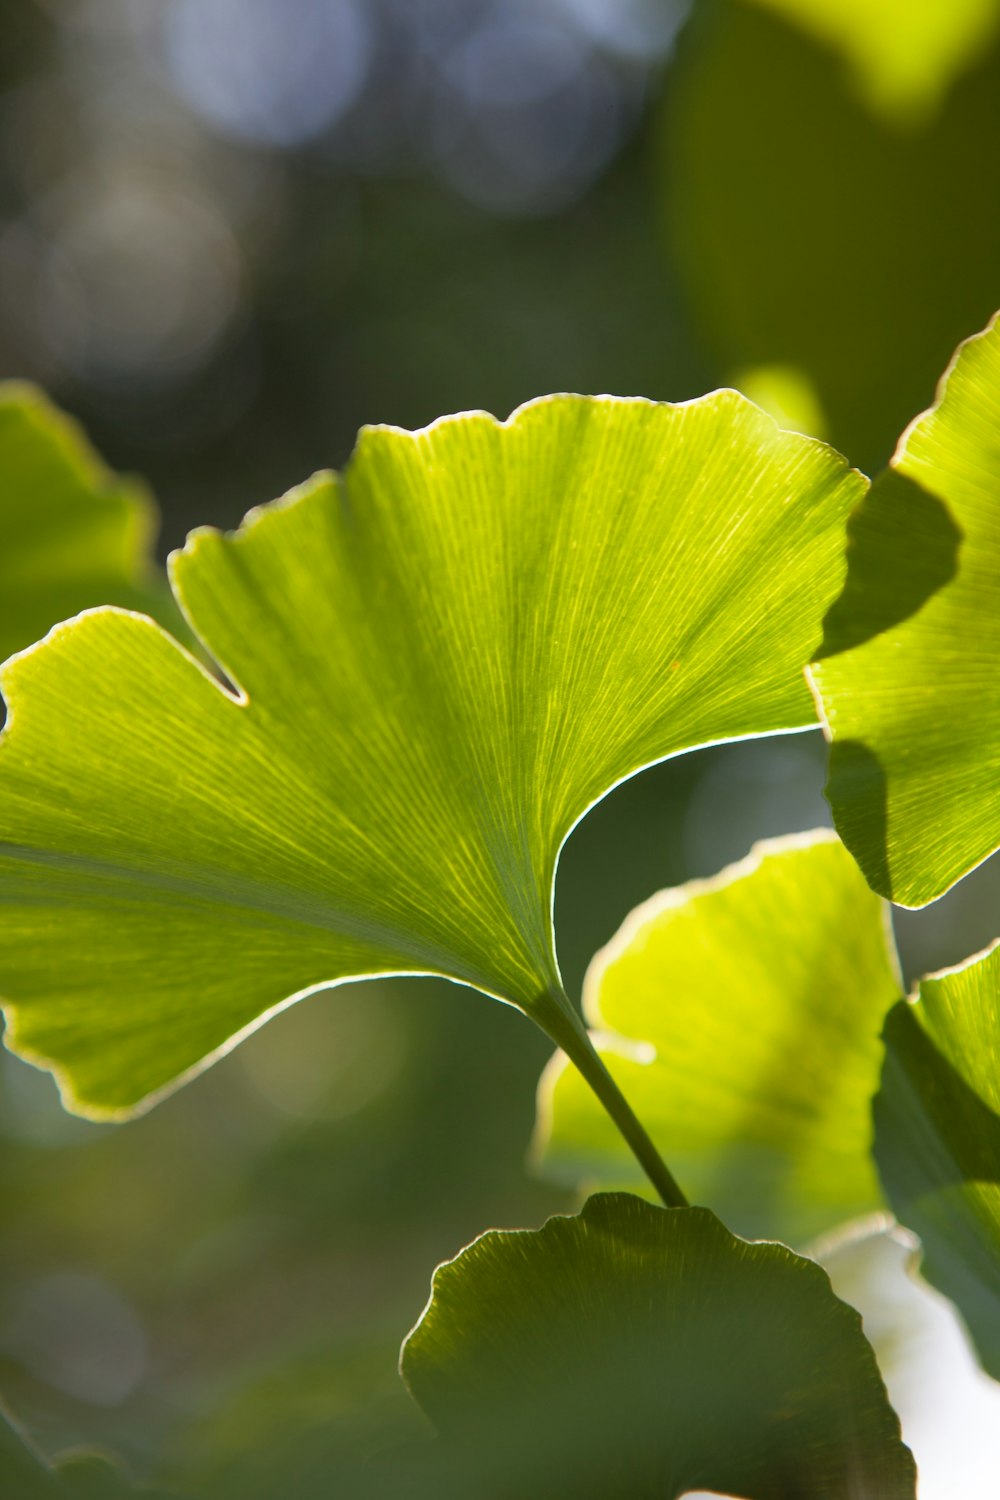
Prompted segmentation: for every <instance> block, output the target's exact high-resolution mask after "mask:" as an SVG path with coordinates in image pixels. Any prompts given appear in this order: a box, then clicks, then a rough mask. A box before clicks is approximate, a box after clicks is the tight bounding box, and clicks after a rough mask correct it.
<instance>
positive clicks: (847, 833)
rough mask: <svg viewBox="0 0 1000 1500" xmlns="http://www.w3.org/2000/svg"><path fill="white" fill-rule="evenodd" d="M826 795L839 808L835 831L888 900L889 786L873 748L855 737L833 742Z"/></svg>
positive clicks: (890, 873) (831, 803)
mask: <svg viewBox="0 0 1000 1500" xmlns="http://www.w3.org/2000/svg"><path fill="white" fill-rule="evenodd" d="M826 795H827V800H828V801H829V803H830V806H831V807H833V808H836V809H837V810H838V816H837V817H836V819H835V822H836V828H837V832H838V833H839V834H840V837H841V838H842V839H843V841H844V843H845V844H846V845H847V847H848V849H850V851H851V853H852V854H853V855H854V858H855V859H856V860H857V861H858V864H859V865H860V866H861V868H862V870H863V871H864V874H865V878H866V880H867V881H868V884H869V885H870V886H872V887H873V889H874V890H876V891H878V893H879V895H880V896H885V897H886V899H887V900H889V901H891V900H892V872H891V870H890V868H889V845H888V812H887V808H888V788H887V784H886V775H885V770H884V768H883V766H882V762H881V761H880V760H879V758H878V756H877V755H876V754H875V753H874V751H872V750H869V748H868V746H867V745H862V744H860V743H859V742H858V741H857V740H837V741H836V742H835V743H834V744H832V745H831V746H830V760H829V774H828V777H827V783H826Z"/></svg>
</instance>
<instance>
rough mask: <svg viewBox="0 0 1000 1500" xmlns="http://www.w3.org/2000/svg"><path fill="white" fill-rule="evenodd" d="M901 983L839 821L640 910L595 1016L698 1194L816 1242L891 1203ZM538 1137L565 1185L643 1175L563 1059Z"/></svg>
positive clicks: (616, 1070) (625, 1077)
mask: <svg viewBox="0 0 1000 1500" xmlns="http://www.w3.org/2000/svg"><path fill="white" fill-rule="evenodd" d="M900 993H901V989H900V981H899V978H898V975H897V973H896V968H895V962H894V954H893V951H892V940H891V937H890V934H889V929H888V921H887V913H886V910H885V907H884V906H883V903H882V902H881V901H880V900H879V899H878V897H876V896H874V895H873V894H872V892H871V890H870V889H869V888H868V886H867V885H866V884H865V881H864V879H863V877H862V876H861V873H860V872H859V870H858V868H857V866H856V865H855V863H854V861H853V860H852V859H851V857H850V855H849V854H848V853H847V851H846V850H845V848H844V846H843V845H842V844H841V843H840V842H839V840H838V839H836V837H835V836H834V835H833V834H831V833H827V832H825V831H824V832H820V833H814V834H803V835H792V836H791V837H788V838H783V839H775V840H773V841H769V842H767V843H763V844H758V845H757V846H756V848H755V849H754V851H753V852H752V853H751V854H750V856H749V857H748V858H747V859H745V860H743V861H742V862H741V863H740V864H737V865H732V866H730V868H729V869H726V870H723V871H722V873H721V874H720V875H717V876H716V877H715V878H714V879H712V880H695V881H692V882H691V883H690V884H689V885H684V886H680V887H679V888H677V889H675V890H667V891H661V892H660V894H659V895H657V896H654V897H653V898H652V899H651V900H650V901H648V902H646V903H645V905H643V906H640V907H639V908H638V909H637V910H636V911H634V912H633V913H632V914H631V916H629V917H628V918H627V920H626V922H625V924H624V925H623V927H622V928H621V930H620V931H619V932H618V934H617V935H616V936H615V937H614V938H613V939H612V940H611V942H610V943H609V944H608V946H607V947H606V948H604V949H603V950H602V951H601V952H600V953H599V954H598V955H597V957H596V958H595V959H594V962H593V964H592V965H591V968H590V971H589V973H588V975H587V979H586V983H585V985H584V1016H585V1019H586V1020H587V1021H588V1023H589V1024H590V1025H591V1026H592V1027H593V1028H594V1029H595V1032H596V1033H597V1035H598V1040H599V1050H600V1051H601V1053H602V1055H603V1057H604V1060H605V1062H606V1063H607V1064H608V1067H609V1068H610V1069H611V1072H612V1074H613V1075H614V1076H615V1077H616V1078H617V1080H618V1082H619V1084H620V1085H621V1087H622V1089H623V1091H624V1093H625V1095H626V1097H627V1098H628V1099H629V1101H630V1103H631V1104H632V1105H633V1107H634V1108H635V1110H636V1112H637V1113H638V1115H639V1118H640V1119H641V1120H642V1121H643V1124H644V1125H645V1126H646V1128H647V1129H648V1130H649V1132H650V1134H651V1135H652V1137H653V1140H654V1142H655V1143H656V1145H657V1146H658V1147H659V1149H660V1152H661V1154H662V1155H663V1156H664V1157H665V1158H666V1160H667V1161H669V1162H670V1164H671V1166H672V1168H673V1169H674V1171H675V1173H676V1175H677V1177H678V1178H679V1180H680V1182H681V1183H682V1185H683V1187H684V1189H685V1191H686V1192H687V1193H688V1195H689V1196H690V1197H693V1198H694V1199H695V1201H697V1202H699V1203H711V1204H712V1206H713V1207H715V1208H717V1209H718V1210H719V1212H720V1213H722V1214H724V1215H725V1217H726V1220H727V1222H729V1223H731V1224H733V1225H734V1226H735V1227H736V1228H737V1229H738V1230H739V1231H740V1232H741V1233H744V1234H751V1235H758V1234H761V1235H771V1236H780V1237H781V1238H784V1239H788V1240H791V1241H792V1242H793V1243H803V1242H804V1241H806V1240H807V1239H809V1238H811V1237H812V1236H813V1235H815V1234H818V1233H821V1232H823V1231H825V1230H828V1229H830V1228H831V1227H832V1226H833V1225H835V1224H838V1223H840V1222H841V1221H842V1220H843V1219H846V1218H850V1217H853V1216H855V1215H859V1214H862V1213H865V1212H868V1211H869V1210H870V1209H872V1208H875V1207H877V1206H878V1205H879V1203H880V1202H881V1194H880V1191H879V1185H878V1179H877V1176H876V1172H875V1167H874V1163H873V1162H872V1159H871V1099H872V1095H873V1094H874V1093H875V1090H876V1089H877V1087H878V1080H879V1072H880V1068H881V1062H882V1045H881V1042H880V1040H879V1036H880V1032H881V1029H882V1023H883V1020H884V1018H885V1014H886V1012H887V1010H888V1009H889V1007H890V1006H891V1005H892V1003H893V1001H894V1000H896V999H897V998H898V996H899V995H900ZM536 1149H537V1152H538V1154H539V1156H540V1160H541V1163H542V1165H543V1167H544V1168H545V1169H546V1170H547V1171H548V1172H549V1173H550V1174H551V1175H554V1176H556V1177H558V1178H560V1179H562V1180H566V1181H569V1182H577V1183H579V1182H583V1183H586V1184H587V1185H590V1186H599V1187H635V1188H639V1189H640V1190H641V1189H642V1188H643V1187H644V1184H643V1182H642V1179H641V1177H640V1175H639V1170H638V1167H637V1166H636V1165H635V1163H634V1159H633V1158H632V1157H631V1155H630V1153H629V1152H628V1151H627V1149H626V1148H625V1146H624V1143H623V1142H622V1140H621V1138H620V1136H619V1135H618V1133H617V1132H616V1131H615V1129H614V1127H613V1125H612V1124H611V1122H610V1120H609V1119H608V1118H607V1116H606V1115H605V1114H604V1112H603V1111H602V1110H601V1109H600V1107H599V1106H598V1105H597V1103H596V1101H595V1100H594V1099H593V1096H592V1094H591V1092H590V1090H589V1089H588V1088H587V1086H586V1085H585V1084H584V1082H583V1080H582V1078H581V1077H580V1075H579V1073H578V1072H577V1071H576V1069H575V1068H572V1067H570V1066H569V1065H568V1064H567V1063H566V1062H565V1061H564V1060H563V1059H562V1058H561V1057H560V1056H558V1055H557V1056H556V1058H554V1059H553V1062H552V1064H550V1068H549V1072H548V1075H547V1078H546V1079H544V1080H543V1083H542V1087H541V1090H540V1103H539V1127H538V1139H537V1143H536Z"/></svg>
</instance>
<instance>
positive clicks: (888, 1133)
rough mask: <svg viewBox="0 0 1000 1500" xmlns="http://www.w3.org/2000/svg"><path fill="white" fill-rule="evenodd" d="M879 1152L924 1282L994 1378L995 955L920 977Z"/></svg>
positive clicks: (879, 1105)
mask: <svg viewBox="0 0 1000 1500" xmlns="http://www.w3.org/2000/svg"><path fill="white" fill-rule="evenodd" d="M885 1044H886V1059H885V1068H884V1072H883V1078H882V1088H881V1091H880V1093H879V1095H878V1097H877V1099H876V1101H875V1151H876V1158H877V1161H878V1166H879V1171H880V1172H881V1174H882V1181H883V1183H884V1184H885V1190H886V1194H887V1196H888V1198H889V1201H890V1203H891V1204H892V1207H893V1210H894V1212H895V1213H896V1215H897V1216H898V1218H899V1219H900V1221H901V1222H902V1223H904V1224H906V1225H907V1226H908V1227H909V1228H910V1229H913V1230H915V1231H916V1233H917V1234H919V1236H920V1238H921V1240H922V1242H923V1247H924V1262H923V1265H922V1268H921V1269H922V1271H923V1274H924V1275H925V1276H926V1277H927V1279H928V1280H929V1281H932V1282H933V1283H934V1284H935V1285H936V1286H938V1287H939V1288H940V1289H941V1291H943V1292H944V1293H945V1294H946V1295H947V1296H949V1297H951V1299H952V1300H953V1301H954V1302H955V1303H956V1304H957V1305H958V1308H959V1310H960V1311H961V1313H962V1316H963V1317H964V1318H965V1321H966V1324H967V1325H968V1328H969V1332H970V1333H971V1335H972V1337H973V1340H974V1341H975V1344H976V1347H977V1349H978V1351H979V1354H980V1357H981V1359H982V1361H983V1364H984V1365H985V1367H986V1369H987V1370H988V1371H989V1372H990V1374H991V1375H993V1376H994V1377H995V1378H1000V947H997V948H993V949H992V950H990V951H989V952H988V953H985V954H983V955H981V956H980V957H978V958H975V959H970V960H969V962H967V963H965V964H962V965H960V966H959V967H957V968H955V969H950V970H945V971H943V972H942V973H940V974H934V975H931V976H930V977H929V978H927V979H923V980H922V981H921V983H920V986H919V991H918V996H917V998H916V1000H915V1001H913V1002H906V1001H903V1002H901V1003H900V1004H899V1005H897V1006H896V1007H895V1008H894V1009H893V1010H892V1011H891V1013H890V1015H889V1020H888V1022H887V1024H886V1030H885Z"/></svg>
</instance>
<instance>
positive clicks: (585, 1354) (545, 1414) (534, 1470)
mask: <svg viewBox="0 0 1000 1500" xmlns="http://www.w3.org/2000/svg"><path fill="white" fill-rule="evenodd" d="M402 1370H403V1375H404V1378H405V1379H406V1381H407V1383H408V1385H409V1387H410V1389H411V1391H412V1392H413V1394H414V1395H415V1396H416V1398H417V1400H418V1401H419V1402H420V1404H421V1406H423V1408H424V1410H425V1411H426V1412H427V1415H428V1416H429V1417H430V1419H431V1421H432V1422H433V1423H434V1425H435V1427H436V1428H437V1429H438V1431H439V1433H440V1434H441V1437H442V1440H443V1441H444V1442H446V1443H449V1444H453V1445H455V1446H456V1447H457V1448H458V1449H460V1450H464V1451H466V1452H467V1453H469V1454H471V1455H473V1468H474V1474H475V1478H476V1479H477V1480H478V1481H479V1484H480V1486H481V1487H480V1488H477V1489H475V1491H474V1492H475V1493H476V1494H482V1495H483V1496H484V1497H488V1500H491V1497H493V1496H506V1495H511V1494H537V1495H545V1496H546V1497H553V1500H562V1497H564V1496H565V1497H569V1496H573V1497H577V1500H590V1497H594V1500H596V1497H598V1496H600V1497H605V1496H609V1495H622V1496H626V1495H627V1496H628V1497H629V1500H674V1497H676V1496H678V1495H682V1494H684V1493H686V1492H687V1491H689V1490H696V1489H697V1490H713V1491H719V1492H722V1493H724V1494H733V1495H742V1496H746V1497H749V1500H834V1497H836V1500H848V1497H854V1496H865V1497H871V1500H876V1497H877V1500H895V1497H899V1500H902V1497H904V1496H913V1494H914V1470H913V1462H912V1459H911V1457H910V1454H909V1451H908V1450H907V1449H906V1448H905V1447H904V1446H903V1444H902V1443H901V1442H900V1439H899V1426H898V1422H897V1420H896V1417H895V1414H894V1413H893V1412H892V1410H891V1408H890V1406H889V1404H888V1400H887V1398H886V1395H885V1390H884V1387H883V1385H882V1381H881V1378H880V1376H879V1374H878V1371H877V1367H876V1365H875V1360H874V1356H873V1355H872V1352H871V1349H870V1348H869V1346H868V1344H867V1343H866V1341H865V1339H864V1336H863V1334H862V1332H861V1320H860V1318H859V1317H858V1315H857V1313H855V1312H854V1311H853V1310H851V1309H849V1308H848V1307H847V1306H846V1305H845V1304H844V1303H842V1302H839V1301H838V1300H837V1298H836V1297H834V1295H833V1293H832V1292H831V1290H830V1283H829V1281H828V1279H827V1277H826V1274H825V1273H824V1272H823V1271H821V1270H820V1268H819V1267H818V1266H817V1265H815V1264H814V1263H813V1262H812V1261H806V1260H802V1259H800V1258H799V1257H798V1256H796V1255H793V1254H792V1252H791V1251H789V1250H786V1249H785V1248H784V1247H783V1246H780V1245H773V1244H749V1243H747V1242H746V1241H745V1240H739V1239H736V1238H734V1236H733V1235H731V1234H730V1233H729V1231H728V1230H727V1229H726V1228H724V1226H723V1225H722V1224H721V1223H720V1222H719V1220H718V1219H717V1218H715V1216H714V1215H713V1214H711V1213H709V1212H708V1211H707V1210H706V1209H663V1208H654V1207H652V1206H651V1205H649V1204H647V1203H644V1202H643V1201H642V1200H641V1199H639V1198H634V1197H631V1196H630V1195H628V1194H609V1195H602V1196H600V1197H596V1198H592V1199H591V1200H590V1201H589V1202H588V1203H587V1205H586V1207H585V1208H584V1210H583V1212H582V1213H581V1214H580V1215H579V1216H578V1217H577V1218H556V1219H550V1220H549V1221H548V1223H547V1224H545V1225H544V1227H543V1228H542V1229H540V1230H515V1231H496V1230H494V1231H491V1232H490V1233H488V1234H485V1235H483V1236H482V1238H480V1239H478V1240H476V1242H475V1243H474V1244H473V1245H471V1246H470V1247H469V1248H468V1249H467V1250H464V1251H463V1252H462V1254H461V1255H459V1256H458V1257H457V1259H456V1260H453V1261H450V1262H449V1263H448V1264H446V1265H444V1266H442V1267H440V1268H439V1270H438V1271H437V1273H436V1275H435V1277H434V1287H433V1293H432V1296H431V1301H430V1303H429V1304H428V1307H427V1310H426V1311H425V1313H424V1315H423V1318H422V1319H421V1321H420V1323H419V1324H418V1325H417V1327H416V1328H415V1329H414V1331H413V1333H411V1335H410V1337H409V1339H408V1341H407V1343H406V1344H405V1345H404V1348H403V1355H402Z"/></svg>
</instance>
